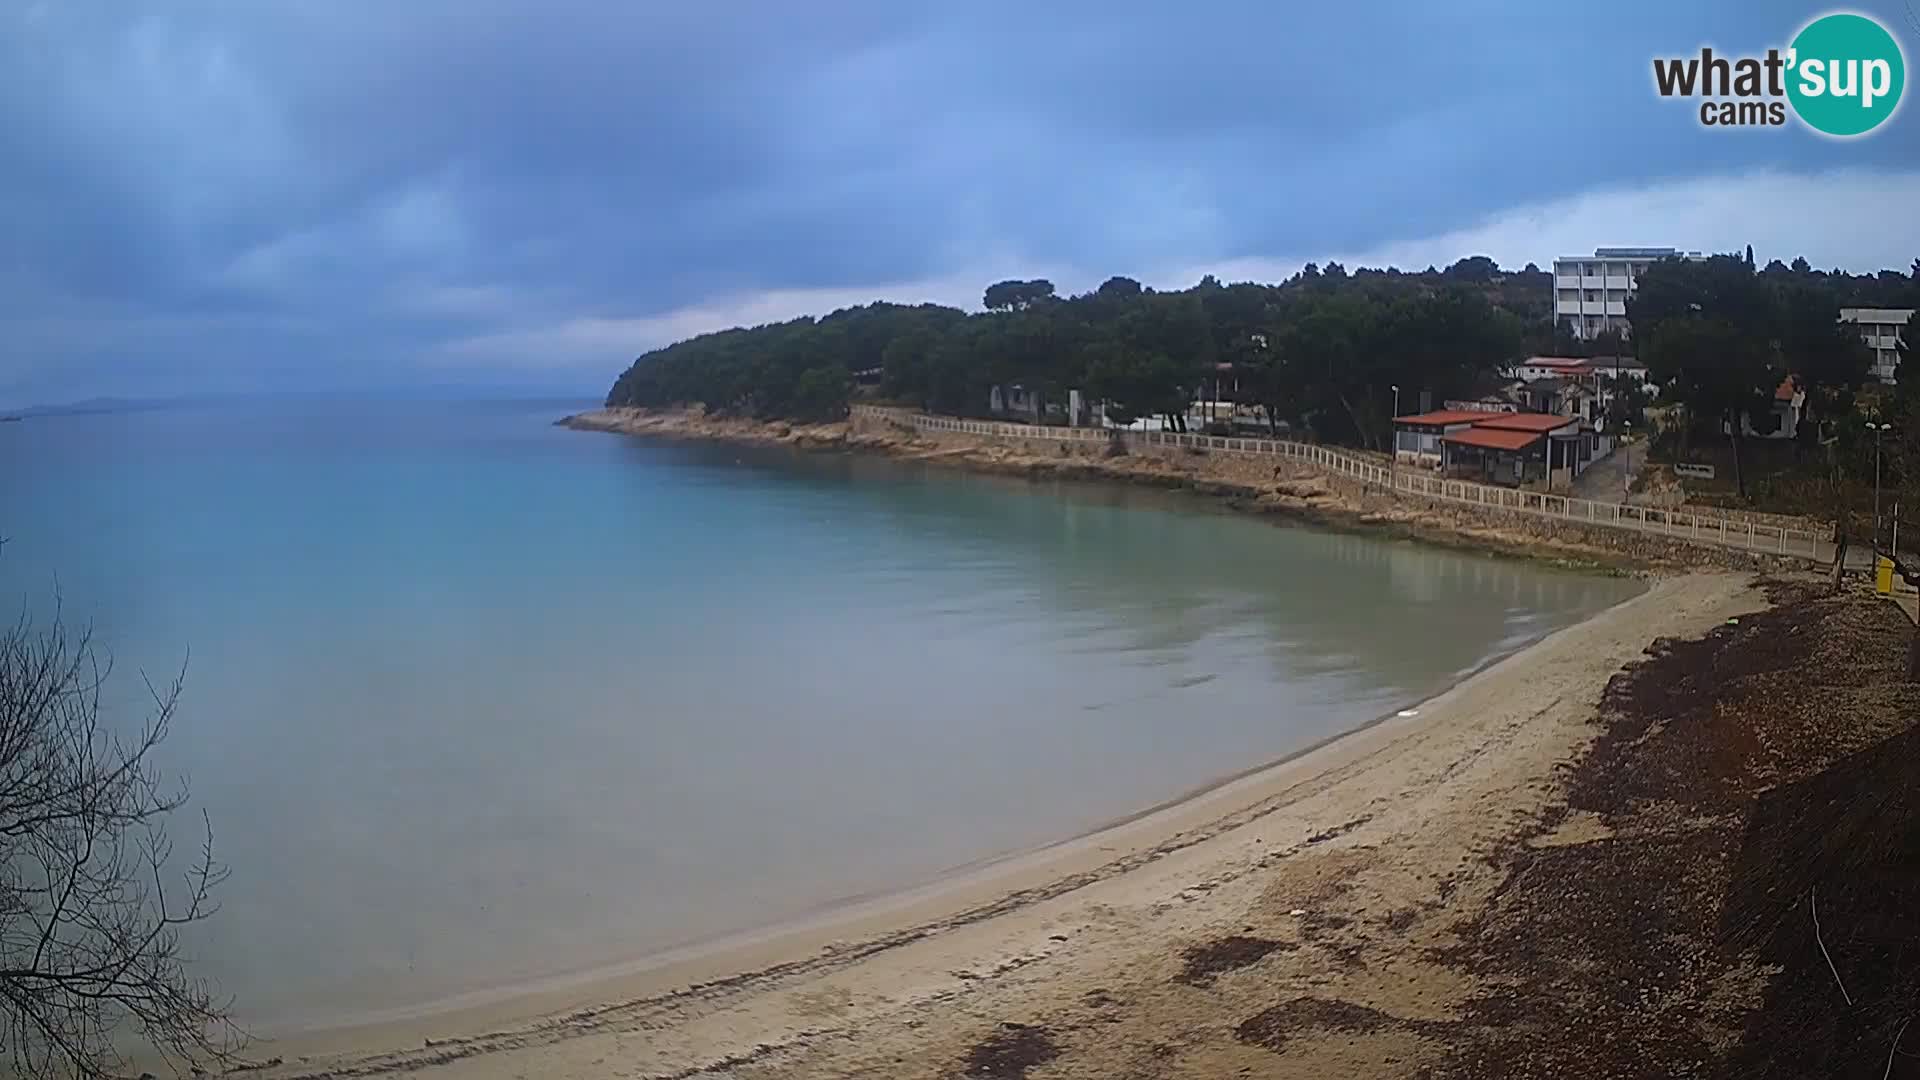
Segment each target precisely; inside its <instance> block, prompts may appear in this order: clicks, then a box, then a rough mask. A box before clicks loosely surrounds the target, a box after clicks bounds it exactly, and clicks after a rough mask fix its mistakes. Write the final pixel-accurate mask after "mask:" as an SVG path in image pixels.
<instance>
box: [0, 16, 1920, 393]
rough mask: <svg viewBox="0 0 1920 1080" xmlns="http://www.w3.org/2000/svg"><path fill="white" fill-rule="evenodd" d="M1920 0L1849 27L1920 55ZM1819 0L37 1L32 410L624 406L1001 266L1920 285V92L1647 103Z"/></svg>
mask: <svg viewBox="0 0 1920 1080" xmlns="http://www.w3.org/2000/svg"><path fill="white" fill-rule="evenodd" d="M1915 8H1920V0H1878V2H1867V3H1862V4H1859V5H1856V6H1855V7H1854V8H1853V9H1852V10H1858V11H1861V12H1864V13H1867V14H1871V15H1875V16H1877V17H1879V18H1880V20H1881V21H1882V22H1883V23H1884V24H1885V25H1887V26H1888V27H1889V28H1890V29H1892V30H1894V32H1895V33H1896V35H1897V36H1899V37H1900V38H1901V40H1902V42H1903V45H1904V48H1905V51H1906V53H1907V55H1908V57H1909V58H1910V60H1912V61H1920V14H1916V13H1915V12H1914V10H1913V9H1915ZM1825 10H1828V9H1827V8H1825V7H1820V6H1810V5H1807V4H1795V3H1778V2H1772V0H1705V2H1689V3H1683V4H1682V3H1672V2H1671V0H1663V2H1660V3H1640V2H1636V0H1616V2H1615V3H1613V4H1610V5H1608V6H1607V8H1606V9H1605V10H1604V11H1602V10H1599V9H1594V8H1591V7H1582V6H1578V5H1574V6H1568V5H1559V4H1538V3H1536V4H1508V3H1492V2H1487V0H1450V2H1447V3H1433V2H1432V0H1409V2H1391V0H1374V2H1371V3H1365V4H1325V3H1312V4H1310V3H1306V2H1300V3H1274V2H1272V0H1250V2H1244V3H1226V2H1212V0H1187V2H1184V3H1181V4H1158V3H1156V4H1148V3H1140V4H1130V3H1127V2H1125V0H1103V2H1101V3H1082V2H1079V0H1049V2H1047V3H1033V2H1031V0H1029V2H1027V3H1024V4H1017V5H1016V4H1003V3H999V2H997V0H976V2H973V3H967V4H953V5H921V4H905V3H900V2H899V0H832V2H828V3H824V4H812V5H804V4H794V3H790V2H787V0H779V2H770V0H736V2H735V3H732V4H726V5H704V4H701V5H696V4H671V5H669V4H660V3H653V2H646V0H636V2H629V3H603V2H597V0H596V2H592V3H588V2H582V0H544V2H540V3H531V2H529V3H508V2H505V0H409V2H407V3H403V4H381V5H376V4H373V3H370V2H364V0H274V2H271V3H262V2H259V0H231V2H229V0H169V2H151V3H149V2H139V0H124V2H120V0H114V2H106V0H0V328H3V332H0V407H8V406H12V407H18V406H22V405H30V404H36V403H51V402H59V401H69V400H76V399H81V398H87V397H93V396H122V397H149V396H171V395H191V394H205V393H257V392H273V391H322V392H359V391H364V392H373V393H456V392H462V391H528V392H541V393H547V392H552V393H581V394H584V395H588V396H598V395H599V394H601V393H604V391H605V388H606V387H607V386H608V385H609V384H610V382H611V380H612V379H613V377H614V376H615V375H617V374H618V373H619V371H620V370H621V369H623V368H624V367H625V366H626V365H627V364H628V363H629V362H630V361H631V360H632V358H633V357H634V356H636V355H638V354H639V353H641V352H644V351H645V350H647V349H649V348H653V347H656V346H659V345H662V344H665V343H668V342H670V341H673V340H676V339H678V338H681V337H685V336H689V335H691V334H695V333H700V332H703V331H707V330H714V329H720V328H723V327H726V326H731V325H736V324H753V323H759V322H766V321H772V320H776V319H783V318H789V317H793V316H796V315H800V314H807V313H814V314H824V313H826V312H827V311H831V310H833V309H834V308H836V307H842V306H846V305H848V304H854V303H864V302H867V301H870V300H874V299H890V300H897V301H903V302H918V301H922V300H931V301H937V302H942V303H950V304H954V305H956V306H963V307H969V308H973V307H977V306H978V305H979V299H980V294H981V291H982V290H983V289H984V287H985V286H986V285H987V284H989V283H991V282H993V281H996V280H999V279H1002V278H1007V277H1023V278H1024V277H1047V278H1049V279H1051V280H1053V281H1054V282H1055V283H1056V284H1057V285H1058V286H1059V287H1060V289H1061V290H1062V291H1063V292H1074V291H1083V290H1085V289H1088V288H1092V287H1093V286H1095V285H1097V284H1098V283H1099V282H1100V281H1102V280H1104V279H1105V278H1106V277H1108V276H1110V275H1113V274H1126V275H1129V276H1132V277H1135V278H1138V279H1139V280H1141V281H1143V282H1146V283H1147V284H1150V285H1154V286H1159V287H1166V288H1177V287H1184V286H1186V285H1190V284H1192V283H1193V282H1194V281H1196V280H1198V279H1199V278H1200V277H1201V276H1202V275H1204V274H1207V273H1213V274H1216V275H1217V276H1219V277H1220V278H1221V279H1222V280H1228V281H1234V280H1275V281H1277V280H1281V279H1284V278H1285V277H1286V276H1288V275H1290V274H1291V273H1293V272H1294V271H1295V270H1297V269H1299V267H1300V266H1301V265H1302V264H1303V263H1305V262H1308V261H1314V262H1320V263H1325V262H1328V261H1339V262H1342V263H1344V264H1345V265H1347V266H1349V267H1353V266H1356V265H1384V264H1395V265H1399V266H1402V267H1404V268H1423V267H1425V266H1426V265H1428V264H1430V263H1431V264H1437V265H1440V266H1445V265H1447V264H1448V263H1451V262H1453V261H1454V260H1456V259H1458V258H1461V257H1463V256H1467V255H1476V254H1484V255H1491V256H1493V257H1494V258H1495V259H1497V260H1498V261H1499V262H1501V263H1502V264H1503V265H1510V266H1521V265H1524V264H1525V263H1527V262H1530V261H1531V262H1536V263H1539V264H1540V265H1541V266H1543V267H1544V266H1547V265H1548V264H1549V263H1550V262H1551V260H1552V259H1553V258H1554V257H1555V256H1560V255H1571V254H1580V253H1583V252H1590V251H1591V250H1592V249H1593V248H1594V247H1596V246H1625V245H1662V246H1674V247H1681V248H1690V249H1701V250H1709V251H1714V250H1720V251H1726V250H1738V249H1741V248H1743V247H1744V246H1745V245H1747V244H1752V245H1753V247H1754V249H1755V251H1756V254H1757V255H1758V256H1759V258H1760V259H1761V260H1762V261H1765V260H1766V259H1768V258H1772V257H1779V258H1782V259H1791V258H1792V257H1793V256H1795V255H1804V256H1806V257H1807V258H1808V259H1809V260H1811V261H1812V262H1813V263H1814V264H1815V265H1818V266H1822V267H1831V266H1841V267H1845V268H1848V269H1850V270H1856V271H1859V270H1878V269H1882V268H1896V269H1900V270H1903V271H1904V270H1905V269H1906V268H1907V267H1908V266H1909V264H1910V263H1911V262H1912V260H1913V259H1915V258H1920V105H1915V104H1913V103H1911V102H1909V103H1907V104H1906V105H1905V106H1904V107H1903V108H1902V110H1901V112H1900V113H1899V114H1898V115H1896V116H1895V117H1894V119H1893V120H1891V121H1889V122H1888V123H1887V124H1885V125H1883V126H1882V128H1881V129H1880V130H1879V131H1878V132H1876V133H1875V134H1873V135H1871V136H1869V137H1867V138H1863V139H1855V140H1847V141H1841V140H1833V139H1827V138H1824V137H1821V136H1818V135H1815V134H1813V133H1811V132H1808V131H1806V130H1803V129H1800V128H1798V127H1797V126H1789V127H1788V128H1785V129H1778V128H1774V129H1747V130H1732V131H1728V130H1711V129H1706V128H1703V127H1701V125H1700V124H1699V122H1698V119H1697V113H1696V109H1695V107H1694V106H1692V105H1689V104H1686V103H1682V102H1677V101H1663V100H1661V99H1659V98H1658V97H1657V96H1656V95H1655V93H1654V90H1653V82H1652V75H1651V61H1652V58H1653V57H1654V56H1656V55H1659V56H1684V55H1687V54H1689V53H1695V54H1697V52H1698V50H1699V48H1700V47H1701V46H1702V45H1712V46H1713V47H1714V48H1715V49H1716V50H1717V51H1724V52H1732V53H1745V52H1760V51H1764V50H1765V49H1766V48H1767V47H1769V46H1784V45H1785V44H1786V42H1787V41H1788V40H1789V39H1790V38H1791V36H1792V35H1793V33H1794V32H1795V31H1796V30H1797V29H1798V28H1799V27H1800V26H1801V25H1803V24H1804V23H1805V22H1806V21H1807V20H1808V19H1809V18H1811V17H1812V16H1813V15H1815V14H1818V13H1821V12H1823V11H1825ZM1917 94H1920V90H1912V91H1909V93H1908V96H1909V97H1911V96H1914V95H1917Z"/></svg>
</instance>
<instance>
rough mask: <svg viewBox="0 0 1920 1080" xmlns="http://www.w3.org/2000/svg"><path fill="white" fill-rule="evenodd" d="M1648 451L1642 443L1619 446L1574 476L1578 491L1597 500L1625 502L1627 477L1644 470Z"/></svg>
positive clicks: (1582, 495)
mask: <svg viewBox="0 0 1920 1080" xmlns="http://www.w3.org/2000/svg"><path fill="white" fill-rule="evenodd" d="M1646 452H1647V451H1646V448H1645V447H1644V446H1643V445H1641V444H1639V443H1628V444H1627V445H1625V446H1621V447H1618V448H1616V449H1615V450H1614V452H1613V453H1611V454H1608V455H1607V456H1606V457H1603V458H1601V459H1600V460H1599V461H1596V462H1594V463H1593V464H1591V465H1588V466H1587V468H1586V471H1585V472H1582V473H1581V474H1580V475H1579V476H1576V477H1574V478H1573V493H1574V495H1575V496H1576V497H1578V498H1582V499H1592V500H1593V501H1594V502H1610V503H1617V502H1621V501H1622V497H1623V496H1624V495H1626V493H1627V478H1628V477H1629V476H1632V475H1633V474H1634V473H1637V472H1639V471H1640V466H1641V464H1642V463H1643V460H1644V458H1645V456H1646ZM1635 455H1638V456H1635Z"/></svg>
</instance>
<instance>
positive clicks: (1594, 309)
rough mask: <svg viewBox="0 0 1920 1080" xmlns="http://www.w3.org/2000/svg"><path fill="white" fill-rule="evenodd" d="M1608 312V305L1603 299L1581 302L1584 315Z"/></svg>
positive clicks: (1581, 311) (1581, 312) (1581, 310)
mask: <svg viewBox="0 0 1920 1080" xmlns="http://www.w3.org/2000/svg"><path fill="white" fill-rule="evenodd" d="M1606 313H1607V305H1606V304H1605V303H1604V302H1603V301H1599V300H1583V301H1581V302H1580V314H1582V315H1605V314H1606Z"/></svg>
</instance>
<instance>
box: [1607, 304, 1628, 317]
mask: <svg viewBox="0 0 1920 1080" xmlns="http://www.w3.org/2000/svg"><path fill="white" fill-rule="evenodd" d="M1607 314H1609V315H1618V316H1619V317H1621V318H1623V319H1624V318H1626V317H1627V302H1626V301H1625V300H1609V301H1607Z"/></svg>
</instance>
